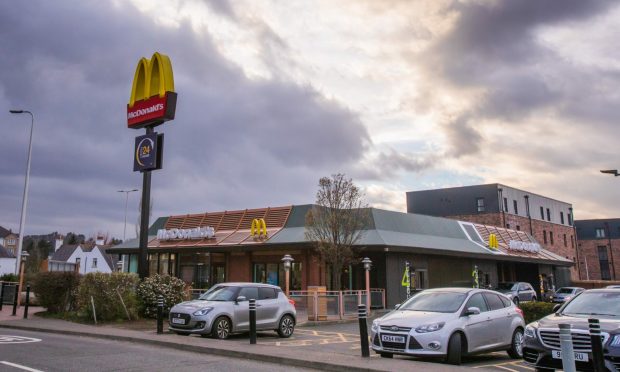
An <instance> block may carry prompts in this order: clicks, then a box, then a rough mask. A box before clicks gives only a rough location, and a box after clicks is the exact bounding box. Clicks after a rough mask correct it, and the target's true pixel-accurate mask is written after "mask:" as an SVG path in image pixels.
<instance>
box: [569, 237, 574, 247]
mask: <svg viewBox="0 0 620 372" xmlns="http://www.w3.org/2000/svg"><path fill="white" fill-rule="evenodd" d="M570 247H571V248H575V238H574V237H573V236H572V235H571V236H570Z"/></svg>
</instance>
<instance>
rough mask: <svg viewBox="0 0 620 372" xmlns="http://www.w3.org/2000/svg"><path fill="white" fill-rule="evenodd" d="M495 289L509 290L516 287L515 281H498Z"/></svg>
mask: <svg viewBox="0 0 620 372" xmlns="http://www.w3.org/2000/svg"><path fill="white" fill-rule="evenodd" d="M497 289H499V290H500V291H510V290H516V289H517V283H498V284H497Z"/></svg>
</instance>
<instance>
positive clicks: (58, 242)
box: [54, 235, 64, 252]
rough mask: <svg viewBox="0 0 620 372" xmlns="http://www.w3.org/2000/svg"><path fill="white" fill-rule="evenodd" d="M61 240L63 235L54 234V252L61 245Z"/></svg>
mask: <svg viewBox="0 0 620 372" xmlns="http://www.w3.org/2000/svg"><path fill="white" fill-rule="evenodd" d="M63 241H64V237H63V236H62V235H58V236H56V242H55V243H54V252H56V251H57V250H58V248H60V247H61V246H62V243H63Z"/></svg>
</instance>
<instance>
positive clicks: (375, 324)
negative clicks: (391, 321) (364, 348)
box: [370, 319, 379, 332]
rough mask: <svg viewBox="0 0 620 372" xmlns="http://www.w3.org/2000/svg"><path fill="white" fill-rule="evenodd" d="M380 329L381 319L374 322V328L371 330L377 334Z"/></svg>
mask: <svg viewBox="0 0 620 372" xmlns="http://www.w3.org/2000/svg"><path fill="white" fill-rule="evenodd" d="M378 329H379V319H375V320H373V321H372V326H370V330H371V331H373V332H377V330H378Z"/></svg>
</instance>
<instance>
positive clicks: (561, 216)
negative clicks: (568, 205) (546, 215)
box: [560, 212, 564, 225]
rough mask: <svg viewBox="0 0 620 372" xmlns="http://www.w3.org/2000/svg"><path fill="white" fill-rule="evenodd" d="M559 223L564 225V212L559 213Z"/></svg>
mask: <svg viewBox="0 0 620 372" xmlns="http://www.w3.org/2000/svg"><path fill="white" fill-rule="evenodd" d="M560 223H561V224H562V225H564V212H560Z"/></svg>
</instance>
